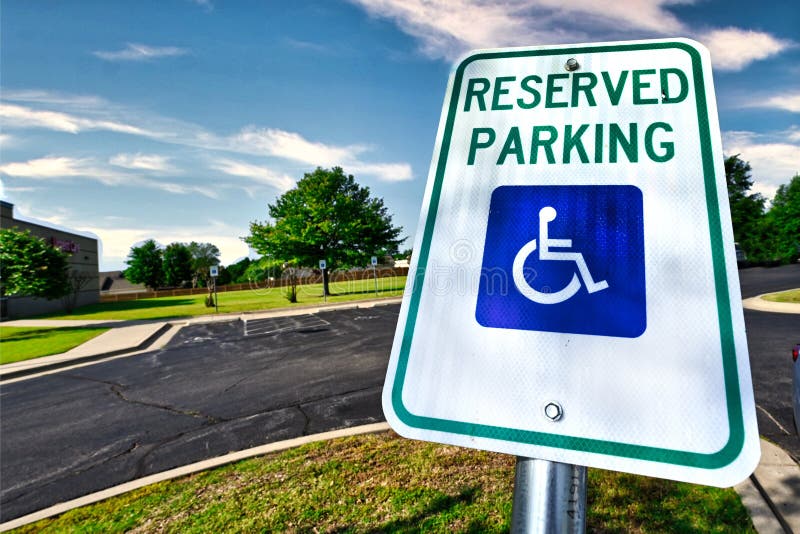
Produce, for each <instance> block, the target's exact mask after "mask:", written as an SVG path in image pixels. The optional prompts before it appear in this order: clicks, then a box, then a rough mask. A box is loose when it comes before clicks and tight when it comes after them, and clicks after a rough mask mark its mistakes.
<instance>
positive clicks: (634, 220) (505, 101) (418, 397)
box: [383, 39, 760, 486]
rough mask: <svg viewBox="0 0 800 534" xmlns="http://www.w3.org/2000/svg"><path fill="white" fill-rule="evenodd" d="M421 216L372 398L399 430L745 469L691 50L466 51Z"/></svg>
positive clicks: (754, 441) (739, 337) (718, 153)
mask: <svg viewBox="0 0 800 534" xmlns="http://www.w3.org/2000/svg"><path fill="white" fill-rule="evenodd" d="M569 60H573V61H569ZM568 62H569V63H568ZM575 63H577V64H575ZM567 66H568V68H567ZM574 67H577V68H574ZM418 228H419V229H420V231H418V232H417V238H416V243H415V244H414V257H413V265H412V266H411V269H410V272H409V275H408V280H407V283H406V292H405V295H404V298H403V305H402V308H401V311H400V318H399V321H398V324H397V332H396V335H395V340H394V346H393V348H392V355H391V360H390V364H389V370H388V373H387V377H386V386H385V388H384V394H383V407H384V412H385V414H386V417H387V419H388V421H389V423H390V424H391V425H392V427H393V428H394V429H395V430H396V431H397V432H399V433H400V434H401V435H404V436H407V437H411V438H416V439H425V440H430V441H437V442H443V443H450V444H454V445H462V446H466V447H475V448H480V449H487V450H493V451H499V452H505V453H509V454H515V455H519V456H525V457H531V458H541V459H546V460H551V461H558V462H564V463H571V464H578V465H587V466H592V467H601V468H606V469H613V470H617V471H626V472H633V473H639V474H644V475H650V476H658V477H663V478H672V479H677V480H685V481H690V482H696V483H702V484H708V485H713V486H730V485H733V484H735V483H737V482H739V481H741V480H743V479H744V478H746V477H747V476H748V475H749V474H750V473H751V472H752V471H753V469H754V468H755V466H756V464H757V463H758V459H759V455H760V452H759V441H758V439H759V438H758V431H757V428H756V417H755V405H754V402H753V390H752V385H751V381H750V368H749V361H748V354H747V343H746V338H745V328H744V318H743V313H742V306H741V295H740V291H739V283H738V273H737V269H736V258H735V253H734V245H733V234H732V230H731V223H730V213H729V208H728V203H727V191H726V185H725V174H724V168H723V154H722V147H721V141H720V135H719V124H718V119H717V109H716V101H715V96H714V91H713V83H712V77H711V66H710V59H709V55H708V52H707V51H706V50H705V48H703V47H702V45H699V44H698V43H695V42H694V41H689V40H685V39H671V40H657V41H634V42H625V43H604V44H589V45H566V46H558V47H537V48H525V49H521V48H516V49H502V50H488V51H478V52H475V53H473V54H471V55H469V56H467V57H466V59H464V60H463V61H462V62H461V63H460V64H459V65H458V67H457V69H455V70H454V71H453V74H452V75H451V78H450V82H449V86H448V92H447V96H446V98H445V104H444V109H443V111H442V118H441V122H440V126H439V133H438V136H437V141H436V148H435V153H434V158H433V162H432V165H431V170H430V174H429V178H428V185H427V189H426V193H425V200H424V203H423V207H422V213H421V216H420V223H419V226H418Z"/></svg>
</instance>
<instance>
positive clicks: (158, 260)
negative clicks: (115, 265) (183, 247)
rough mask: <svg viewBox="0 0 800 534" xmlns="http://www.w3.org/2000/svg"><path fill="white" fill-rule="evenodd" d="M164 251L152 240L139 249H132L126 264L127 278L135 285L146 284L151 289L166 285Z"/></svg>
mask: <svg viewBox="0 0 800 534" xmlns="http://www.w3.org/2000/svg"><path fill="white" fill-rule="evenodd" d="M163 254H164V252H163V250H162V249H161V246H160V245H159V244H158V243H156V242H155V241H154V240H152V239H148V240H147V241H145V242H144V243H142V244H141V245H139V246H138V247H131V251H130V252H129V253H128V259H127V260H125V263H127V264H128V268H127V269H125V278H127V279H128V280H130V281H131V282H133V283H134V284H144V285H146V286H147V287H149V288H151V289H157V288H159V287H160V286H162V285H164V268H163Z"/></svg>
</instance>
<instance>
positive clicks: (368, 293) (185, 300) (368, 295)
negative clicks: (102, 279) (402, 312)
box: [43, 276, 406, 320]
mask: <svg viewBox="0 0 800 534" xmlns="http://www.w3.org/2000/svg"><path fill="white" fill-rule="evenodd" d="M405 285H406V277H405V276H393V277H387V278H378V291H377V297H379V298H381V297H397V296H401V295H402V294H403V289H404V288H405ZM330 289H331V293H332V295H330V296H328V298H327V302H346V301H354V300H367V299H373V298H376V291H375V281H374V280H352V281H347V282H336V283H332V284H331V285H330ZM205 298H206V295H205V294H203V295H187V296H181V297H159V298H152V299H141V300H128V301H123V302H107V303H100V304H90V305H88V306H82V307H80V308H77V309H76V310H74V311H73V313H72V314H69V315H63V314H61V315H48V316H45V317H43V318H45V319H123V320H134V319H168V318H173V317H189V316H196V315H208V314H213V313H215V310H214V308H213V307H212V308H208V307H206V305H205V302H204V301H205ZM297 300H298V302H297V303H296V304H291V303H290V302H289V301H288V300H287V299H286V288H261V289H259V288H256V289H250V290H244V291H230V292H223V293H218V294H217V304H218V306H219V313H238V312H246V311H259V310H271V309H276V308H292V307H297V306H308V305H315V304H322V303H323V302H325V300H324V299H323V297H322V284H308V285H301V286H297Z"/></svg>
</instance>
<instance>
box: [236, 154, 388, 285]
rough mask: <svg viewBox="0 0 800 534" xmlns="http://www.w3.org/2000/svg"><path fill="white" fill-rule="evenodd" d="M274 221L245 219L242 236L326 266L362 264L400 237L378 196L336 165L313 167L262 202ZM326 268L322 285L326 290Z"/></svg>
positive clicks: (265, 250) (298, 261)
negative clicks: (271, 199) (294, 183)
mask: <svg viewBox="0 0 800 534" xmlns="http://www.w3.org/2000/svg"><path fill="white" fill-rule="evenodd" d="M268 213H269V216H270V217H271V218H272V219H273V221H274V222H263V223H262V222H258V221H253V222H251V223H250V235H249V236H247V237H245V238H244V241H245V242H247V243H248V244H249V245H250V246H251V247H253V249H255V250H256V251H257V252H259V253H260V254H264V255H268V256H270V257H272V258H276V259H281V260H283V261H285V262H288V263H290V264H294V265H297V266H308V267H316V266H317V264H318V262H319V260H322V259H324V260H326V261H327V264H328V269H331V268H337V267H347V266H352V265H362V264H364V263H365V262H367V261H368V260H369V257H370V256H379V257H380V256H383V255H385V254H393V253H395V252H396V251H397V247H398V245H399V244H400V243H402V242H403V241H404V239H399V238H398V236H399V235H400V232H402V228H400V227H395V226H393V225H392V217H391V215H389V214H388V210H387V208H386V207H385V206H384V204H383V199H380V198H374V197H372V196H370V191H369V188H368V187H361V186H359V185H358V184H357V183H356V181H355V178H353V176H352V175H346V174H345V173H344V171H343V170H342V169H341V167H334V168H333V169H331V170H327V169H322V168H317V169H316V170H315V171H314V172H312V173H306V174H305V176H304V177H303V179H302V180H300V181H299V182H298V183H297V186H296V187H295V188H294V189H291V190H289V191H287V192H286V193H284V194H283V195H282V196H281V197H279V198H278V199H277V200H276V201H275V203H274V204H269V205H268ZM327 271H328V270H326V271H325V275H326V276H324V278H323V291H324V293H325V294H329V288H328V277H327Z"/></svg>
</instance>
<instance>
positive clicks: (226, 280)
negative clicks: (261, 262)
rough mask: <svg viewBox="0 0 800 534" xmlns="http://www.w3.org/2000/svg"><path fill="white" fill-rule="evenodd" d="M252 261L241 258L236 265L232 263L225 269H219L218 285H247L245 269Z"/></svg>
mask: <svg viewBox="0 0 800 534" xmlns="http://www.w3.org/2000/svg"><path fill="white" fill-rule="evenodd" d="M252 263H253V261H252V260H251V259H250V258H243V259H241V260H239V261H237V262H236V263H232V264H230V265H228V266H227V267H225V268H223V269H220V272H219V280H218V282H219V284H220V285H223V284H245V283H247V276H246V275H245V273H246V272H247V268H248V267H250V265H251V264H252Z"/></svg>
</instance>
